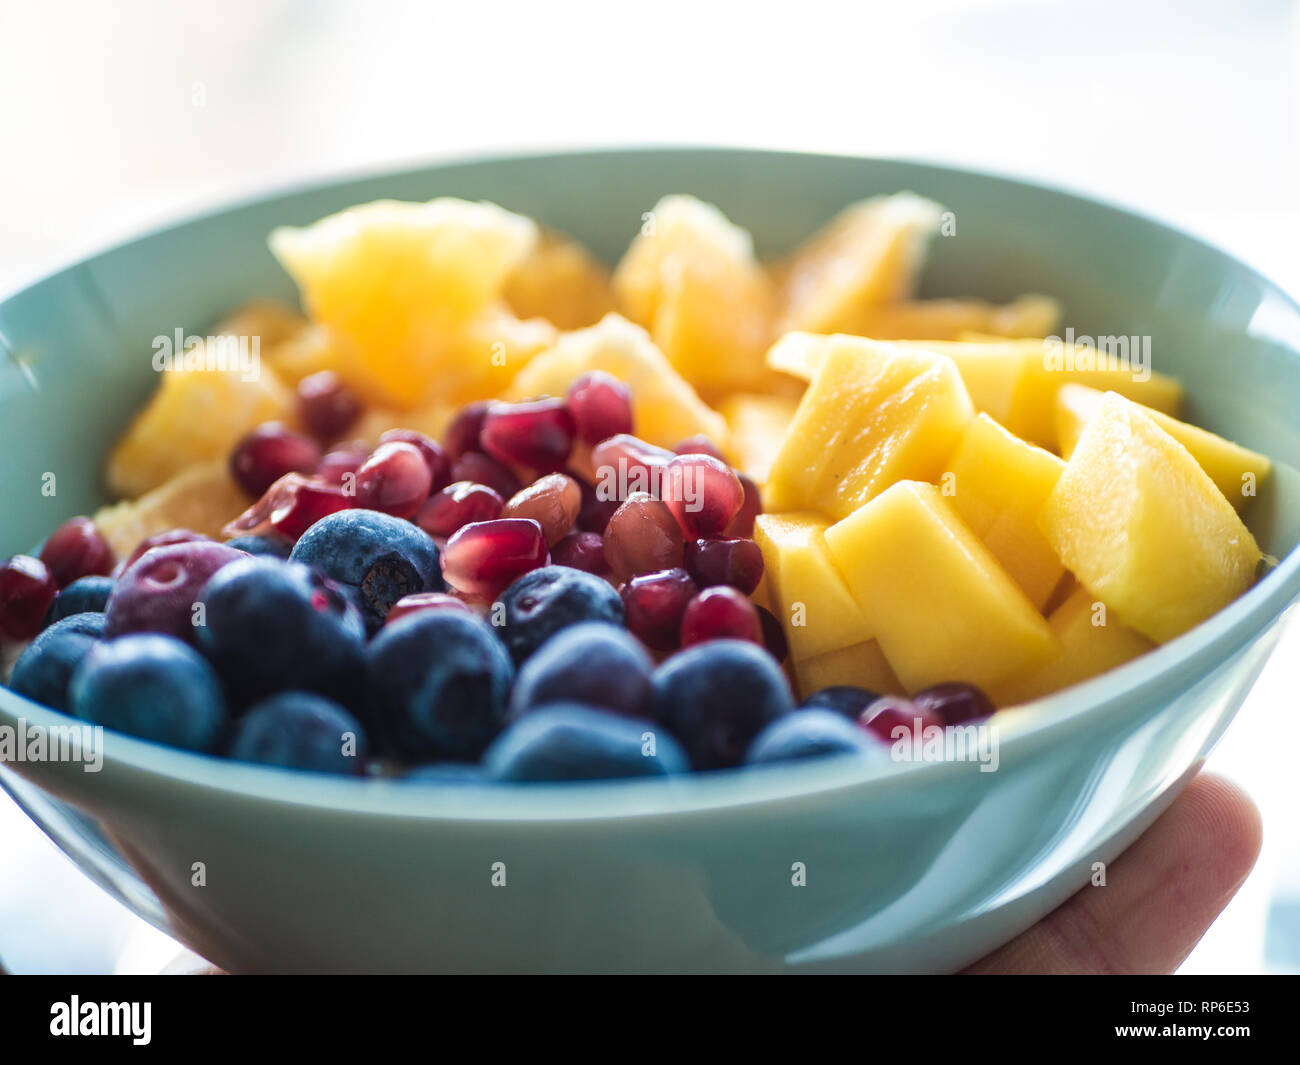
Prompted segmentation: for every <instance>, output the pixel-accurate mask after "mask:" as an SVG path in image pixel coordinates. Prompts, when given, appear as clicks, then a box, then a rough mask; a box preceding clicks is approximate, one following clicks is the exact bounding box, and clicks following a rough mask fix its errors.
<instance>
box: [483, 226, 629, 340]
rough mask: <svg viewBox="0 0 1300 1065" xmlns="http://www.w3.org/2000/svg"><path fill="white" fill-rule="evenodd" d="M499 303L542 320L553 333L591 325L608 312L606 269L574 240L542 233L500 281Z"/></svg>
mask: <svg viewBox="0 0 1300 1065" xmlns="http://www.w3.org/2000/svg"><path fill="white" fill-rule="evenodd" d="M505 299H506V302H507V303H508V304H509V305H510V309H511V310H512V311H514V313H515V314H516V315H517V316H518V317H520V318H545V319H546V320H547V321H548V322H550V323H551V324H552V325H554V326H556V327H557V328H559V329H581V328H582V327H583V326H588V325H595V324H596V323H597V322H599V321H600V320H601V319H602V318H603V317H605V315H606V314H608V313H609V312H610V311H612V310H613V309H614V290H613V288H612V287H611V285H610V276H609V271H608V270H607V269H606V268H605V266H604V264H603V263H601V262H599V261H598V260H597V259H596V258H595V257H594V256H593V255H591V253H590V252H588V251H587V249H586V248H584V247H583V246H582V245H581V244H579V243H578V242H577V241H575V240H572V239H570V238H569V237H567V236H565V235H564V234H563V233H557V232H555V231H554V230H544V231H543V232H542V235H541V239H540V240H539V241H538V244H537V246H536V247H535V248H534V249H533V250H532V251H531V252H530V253H529V254H528V255H527V256H526V257H525V258H524V260H523V262H521V263H520V264H519V265H518V266H516V267H515V269H514V272H513V273H512V274H511V275H510V276H509V278H508V279H507V280H506V287H505Z"/></svg>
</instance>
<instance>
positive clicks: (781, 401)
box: [719, 392, 799, 484]
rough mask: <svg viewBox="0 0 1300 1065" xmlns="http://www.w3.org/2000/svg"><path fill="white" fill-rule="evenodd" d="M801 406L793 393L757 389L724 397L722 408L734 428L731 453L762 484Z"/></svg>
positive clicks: (723, 414)
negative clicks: (788, 394)
mask: <svg viewBox="0 0 1300 1065" xmlns="http://www.w3.org/2000/svg"><path fill="white" fill-rule="evenodd" d="M798 406H799V401H798V400H796V399H793V398H791V397H789V396H771V395H763V394H759V393H756V392H735V393H733V394H732V395H730V396H728V397H727V398H726V399H725V400H723V401H722V404H721V406H720V407H719V412H720V413H721V414H722V416H723V417H724V418H725V419H726V420H727V428H728V429H729V430H730V432H731V448H730V451H729V455H730V457H731V458H732V459H733V460H734V461H735V463H736V464H737V465H738V466H739V468H740V471H741V472H742V473H745V474H748V475H749V476H750V477H752V478H753V479H754V480H755V481H756V482H757V483H758V484H762V483H763V482H764V481H766V480H767V475H768V473H769V472H770V471H771V469H772V460H773V459H775V458H776V453H777V451H779V450H780V448H781V441H782V440H784V439H785V434H786V433H787V432H788V431H789V429H790V422H792V421H793V420H794V412H795V409H796V408H797V407H798Z"/></svg>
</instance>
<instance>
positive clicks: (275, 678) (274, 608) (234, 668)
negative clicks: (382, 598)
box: [198, 558, 365, 706]
mask: <svg viewBox="0 0 1300 1065" xmlns="http://www.w3.org/2000/svg"><path fill="white" fill-rule="evenodd" d="M200 602H201V603H202V604H203V611H204V615H203V624H202V625H201V626H199V628H198V636H199V648H200V649H201V650H202V651H203V653H204V654H206V655H207V656H208V658H209V660H210V661H211V662H212V664H213V665H214V666H216V668H217V672H218V673H219V674H221V679H222V681H223V683H224V684H225V686H226V691H227V692H228V693H229V694H230V697H231V700H232V701H233V702H234V703H235V704H236V705H240V706H242V705H246V704H247V703H250V702H253V701H255V700H257V699H260V698H263V697H264V696H267V695H272V694H274V693H275V692H280V691H290V690H294V691H313V692H318V693H320V694H322V695H329V696H330V697H332V698H334V699H336V700H338V701H339V702H342V703H345V704H347V705H355V704H356V702H357V701H358V699H359V698H360V690H361V679H362V675H363V669H364V663H363V657H362V655H363V650H364V647H365V625H364V624H363V623H362V620H361V615H360V614H359V613H358V612H357V609H356V607H355V606H353V605H352V603H351V602H350V600H349V599H348V597H347V596H346V595H345V594H344V593H343V591H342V590H341V589H339V588H338V587H337V586H336V585H335V584H334V583H333V582H332V581H329V580H327V579H325V578H324V577H322V576H320V574H318V573H314V572H312V570H311V569H309V568H308V567H307V566H304V565H301V564H299V563H297V562H278V561H276V560H275V559H271V558H244V559H242V560H240V561H239V562H235V563H232V564H231V565H229V566H226V567H225V568H224V569H222V570H221V571H220V572H219V573H217V575H216V576H215V577H213V578H212V580H211V581H209V582H208V585H207V587H205V588H204V589H203V595H202V597H201V599H200Z"/></svg>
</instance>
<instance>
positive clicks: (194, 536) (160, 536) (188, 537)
mask: <svg viewBox="0 0 1300 1065" xmlns="http://www.w3.org/2000/svg"><path fill="white" fill-rule="evenodd" d="M235 535H239V534H238V533H236V534H235ZM211 539H212V537H210V536H204V535H203V534H202V533H196V532H195V531H194V530H193V529H168V530H167V531H166V532H160V533H154V534H153V535H152V536H146V537H145V538H144V539H143V540H141V541H140V542H139V543H138V544H136V545H135V550H134V551H132V552H131V553H130V554H129V555H127V557H126V561H125V562H123V563H122V564H121V565H119V566H118V567H117V572H118V573H120V572H122V571H123V570H126V569H130V567H131V564H132V563H133V562H135V560H136V559H137V558H139V557H140V556H141V555H143V554H144V553H145V552H146V551H148V550H150V549H151V548H154V547H168V546H170V545H171V544H189V543H193V542H194V541H195V540H211Z"/></svg>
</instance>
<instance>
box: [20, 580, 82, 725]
mask: <svg viewBox="0 0 1300 1065" xmlns="http://www.w3.org/2000/svg"><path fill="white" fill-rule="evenodd" d="M90 579H91V578H89V577H83V578H82V581H85V580H90ZM82 581H74V582H73V583H74V584H80V583H82ZM68 587H69V588H71V587H72V585H71V584H70V585H68ZM55 602H56V603H57V602H58V600H55ZM103 635H104V615H103V614H96V613H85V612H82V613H77V614H71V615H69V616H68V617H66V618H63V619H62V620H60V621H56V622H55V623H54V624H53V625H51V626H50V627H49V628H47V629H46V630H45V631H44V632H42V633H41V634H40V635H38V636H37V637H36V639H34V640H33V641H32V642H31V643H29V644H28V645H27V646H26V647H25V648H24V649H23V653H22V654H20V655H19V656H18V661H17V662H15V663H14V668H13V672H12V673H11V674H10V675H9V687H10V688H12V689H13V690H14V691H16V692H17V693H18V694H19V695H25V696H27V698H28V699H31V700H33V701H35V702H38V703H44V704H45V705H46V706H48V707H51V708H53V709H55V710H67V708H68V683H69V682H70V681H71V680H72V674H73V671H74V670H76V668H77V666H79V665H80V664H81V660H82V659H83V658H84V657H85V656H86V653H87V652H88V651H89V650H90V649H91V648H92V647H94V646H95V644H96V642H98V641H99V639H100V638H101V637H102V636H103Z"/></svg>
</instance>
